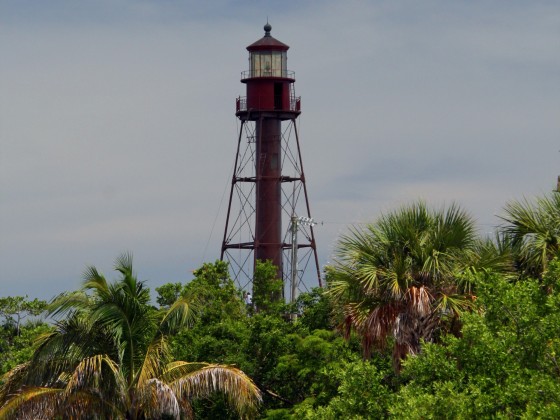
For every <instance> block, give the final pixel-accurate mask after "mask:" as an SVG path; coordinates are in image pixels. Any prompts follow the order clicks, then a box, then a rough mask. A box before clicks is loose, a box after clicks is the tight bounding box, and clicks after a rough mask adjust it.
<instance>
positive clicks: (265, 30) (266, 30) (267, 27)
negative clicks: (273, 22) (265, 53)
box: [264, 16, 272, 36]
mask: <svg viewBox="0 0 560 420" xmlns="http://www.w3.org/2000/svg"><path fill="white" fill-rule="evenodd" d="M271 29H272V26H270V23H268V16H267V17H266V25H264V36H270V30H271Z"/></svg>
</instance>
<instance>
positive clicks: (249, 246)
mask: <svg viewBox="0 0 560 420" xmlns="http://www.w3.org/2000/svg"><path fill="white" fill-rule="evenodd" d="M297 102H298V107H299V98H297ZM296 117H297V115H296V116H295V117H294V118H291V119H289V120H287V121H285V122H283V127H282V134H281V139H280V141H281V148H282V158H281V162H282V174H283V175H282V176H281V178H280V182H281V189H282V219H281V220H280V221H279V223H281V226H283V227H285V228H284V229H283V231H284V235H283V243H282V255H283V264H282V266H283V267H282V273H283V274H282V277H283V279H285V281H287V280H288V279H289V278H290V274H291V272H290V267H291V266H292V253H291V249H292V240H291V233H290V226H291V219H292V217H293V216H294V215H297V216H307V217H311V211H310V207H309V198H308V194H307V187H306V184H305V175H304V171H303V164H302V159H301V149H300V144H299V135H298V130H297V126H296ZM259 122H260V119H259V120H257V121H247V120H242V121H241V127H240V130H239V137H238V142H237V153H236V158H235V169H234V174H233V179H232V184H231V192H230V197H229V205H228V212H227V221H226V227H225V232H224V239H223V243H222V254H221V259H222V260H226V261H228V262H229V264H230V268H231V272H232V275H233V277H234V279H235V280H236V282H237V284H238V285H239V287H241V288H243V289H247V288H250V287H251V285H252V277H253V269H254V258H255V256H254V250H255V247H256V246H257V244H256V236H255V222H256V206H255V202H256V189H257V168H258V160H259V159H258V156H257V142H258V141H259V139H258V138H257V133H256V132H257V130H256V127H257V124H259ZM284 174H286V175H284ZM299 233H300V235H301V236H300V238H299V239H298V243H297V248H298V250H299V252H298V253H297V259H298V262H297V265H298V267H299V270H298V278H299V282H298V285H299V291H300V292H301V291H307V290H308V288H309V287H310V286H314V285H319V286H322V282H321V273H320V269H319V262H318V257H317V249H316V245H315V235H314V232H313V227H312V226H306V225H300V226H299ZM310 266H311V268H312V269H314V271H315V273H316V276H317V277H316V280H311V279H309V278H308V277H307V276H305V273H306V272H307V271H308V269H309V268H310ZM304 276H305V278H304ZM310 277H311V276H310ZM315 281H316V282H317V283H316V284H315Z"/></svg>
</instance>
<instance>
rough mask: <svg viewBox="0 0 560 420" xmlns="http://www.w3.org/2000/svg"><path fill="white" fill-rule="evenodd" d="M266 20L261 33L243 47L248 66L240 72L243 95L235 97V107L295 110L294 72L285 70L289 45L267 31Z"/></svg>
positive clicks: (254, 109)
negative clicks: (243, 88) (246, 54)
mask: <svg viewBox="0 0 560 420" xmlns="http://www.w3.org/2000/svg"><path fill="white" fill-rule="evenodd" d="M271 29H272V27H271V26H270V24H268V23H267V24H266V25H265V26H264V31H265V34H264V36H263V37H262V38H261V39H259V40H258V41H256V42H254V43H253V44H251V45H249V46H248V47H247V50H248V51H249V70H248V71H244V72H242V73H241V81H242V82H243V83H245V84H246V85H247V96H246V97H245V98H239V100H238V103H237V111H238V112H244V111H249V110H251V111H297V112H299V101H297V102H298V103H297V104H296V99H295V97H294V93H293V83H294V82H295V79H294V72H292V71H289V70H288V56H287V51H288V49H289V48H290V47H289V46H287V45H286V44H284V43H282V42H280V41H278V40H277V39H275V38H273V37H272V36H271V35H270V31H271Z"/></svg>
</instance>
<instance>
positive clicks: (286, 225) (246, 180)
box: [221, 22, 321, 297]
mask: <svg viewBox="0 0 560 420" xmlns="http://www.w3.org/2000/svg"><path fill="white" fill-rule="evenodd" d="M271 30H272V27H271V25H270V24H269V23H268V22H267V24H266V25H265V26H264V31H265V32H264V36H263V37H262V38H261V39H259V40H258V41H256V42H254V43H252V44H251V45H249V46H248V47H247V50H248V51H249V70H245V71H243V72H242V73H241V83H243V84H244V85H245V90H246V94H245V96H240V97H238V98H237V99H236V108H235V115H236V116H237V118H238V122H239V133H238V136H237V153H236V156H235V164H234V173H233V177H232V183H231V190H230V196H229V203H228V211H227V217H226V224H225V230H224V237H223V242H222V249H221V259H222V260H226V261H228V262H229V265H230V269H231V272H232V276H233V277H234V279H235V280H236V281H237V283H238V285H239V286H240V287H241V288H243V289H249V290H250V289H251V288H252V276H253V272H254V268H255V265H256V263H257V261H263V262H264V261H270V262H272V263H273V264H274V265H275V266H276V267H277V277H278V278H280V279H282V280H283V281H284V284H285V286H286V287H287V286H290V289H291V290H292V297H293V293H294V292H293V290H295V289H302V288H308V287H310V286H311V287H312V286H316V285H319V286H321V275H320V271H319V264H318V257H317V249H316V244H315V235H314V231H313V223H309V221H312V220H313V219H312V217H311V214H310V206H309V200H308V195H307V187H306V184H305V176H304V171H303V163H302V159H301V149H300V144H299V133H298V128H297V125H296V122H297V119H298V117H299V115H300V114H301V99H300V97H297V96H296V95H295V88H294V83H295V73H294V72H293V71H291V70H288V57H287V51H288V49H289V47H288V45H286V44H284V43H282V42H280V41H279V40H277V39H275V38H274V37H273V36H272V35H271ZM294 233H295V235H294ZM298 235H299V239H297V240H296V238H298ZM295 267H296V268H295ZM310 267H311V268H312V269H313V270H312V271H313V272H314V275H313V276H311V277H312V278H314V279H313V280H307V281H306V277H305V272H306V271H307V269H308V268H310Z"/></svg>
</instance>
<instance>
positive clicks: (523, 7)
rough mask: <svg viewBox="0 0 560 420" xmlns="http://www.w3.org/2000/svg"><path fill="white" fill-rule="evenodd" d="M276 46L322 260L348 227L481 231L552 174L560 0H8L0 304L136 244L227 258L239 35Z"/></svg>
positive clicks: (61, 283) (106, 262)
mask: <svg viewBox="0 0 560 420" xmlns="http://www.w3.org/2000/svg"><path fill="white" fill-rule="evenodd" d="M267 19H268V21H269V22H270V24H271V25H272V36H274V37H275V38H277V39H279V40H280V41H282V42H284V43H286V44H288V45H289V46H290V50H289V51H288V67H289V69H290V70H293V71H295V75H296V83H295V89H296V94H297V95H301V98H302V114H301V116H300V117H299V119H298V120H299V122H298V128H299V136H300V143H301V148H302V157H303V163H304V168H305V174H306V185H307V189H308V193H309V199H310V206H311V213H312V216H313V217H314V218H315V219H316V220H317V221H320V222H322V224H320V225H318V226H317V227H316V228H315V236H316V240H317V248H318V253H319V260H320V264H321V266H324V265H325V264H328V263H329V261H331V260H332V251H333V248H334V246H335V244H336V241H337V238H338V237H339V236H340V235H341V234H343V233H346V232H347V231H348V228H349V227H350V226H352V225H358V226H359V225H360V224H361V223H364V222H371V221H374V220H375V219H376V218H377V217H379V215H380V214H382V213H385V212H388V211H391V210H394V209H397V208H399V207H400V206H402V205H406V204H407V203H411V202H413V201H415V200H419V199H422V200H425V201H426V202H427V203H428V204H429V205H430V206H432V207H435V208H441V207H442V206H446V205H449V204H451V203H458V204H459V205H461V206H462V207H463V208H464V209H466V210H467V211H468V212H469V213H470V214H471V215H472V216H473V217H474V219H475V220H476V222H477V226H478V228H479V231H480V233H481V234H482V235H485V234H488V233H490V232H492V231H493V230H494V229H495V228H496V226H497V225H499V224H500V219H499V218H498V217H497V216H498V215H500V214H501V213H502V209H503V207H504V205H505V203H507V202H508V201H511V200H519V199H523V198H524V197H526V198H528V199H531V198H532V197H535V196H539V195H543V194H548V193H550V192H551V191H552V189H553V188H555V186H556V178H557V176H558V175H560V153H559V151H560V142H559V136H560V2H558V1H556V0H551V1H545V0H532V1H516V0H512V1H499V0H495V1H477V0H474V1H470V0H469V1H466V0H465V1H459V0H457V1H449V0H447V1H446V0H427V1H422V2H418V1H400V0H396V1H394V0H387V1H374V0H372V1H354V0H350V1H344V2H340V1H334V0H333V1H313V2H311V1H284V2H278V1H261V2H255V1H243V0H240V1H228V0H219V1H206V2H202V1H189V0H184V1H179V0H165V1H161V0H144V1H138V0H137V1H133V0H110V1H109V0H97V1H89V0H82V1H74V0H67V1H63V0H50V1H43V0H0V53H1V55H0V296H15V295H28V296H29V297H30V298H35V297H38V298H41V299H50V298H52V297H53V296H55V295H57V294H59V293H61V292H63V291H67V290H75V289H77V288H79V287H80V285H81V279H82V274H83V272H84V269H85V267H86V266H87V265H95V266H96V267H98V268H99V269H100V270H101V271H103V272H104V273H105V274H106V276H107V278H108V279H113V278H116V275H115V273H114V272H113V270H112V266H113V262H114V260H115V258H116V257H117V256H118V255H119V254H121V253H123V252H127V251H128V252H132V253H133V255H134V264H135V270H136V271H137V273H138V277H139V278H140V279H141V280H146V281H147V285H148V287H150V288H151V289H152V290H153V289H155V287H158V286H160V285H162V284H164V283H167V282H179V281H180V282H186V281H188V280H190V279H191V278H192V270H194V269H196V268H198V267H200V266H201V265H202V263H204V262H212V261H215V260H216V259H217V258H219V255H220V246H221V240H222V236H223V231H224V225H225V218H226V216H225V214H226V210H227V195H228V194H229V185H230V182H231V176H232V172H233V163H234V158H235V150H236V141H237V135H238V121H237V120H236V117H235V98H236V97H237V96H239V95H242V96H243V95H244V85H242V84H241V83H240V73H241V71H243V70H247V65H248V62H247V58H248V52H247V51H246V49H245V48H246V46H247V45H249V44H251V43H253V42H254V41H256V40H258V39H260V38H261V37H262V36H263V35H264V32H263V26H264V24H265V23H266V21H267Z"/></svg>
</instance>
